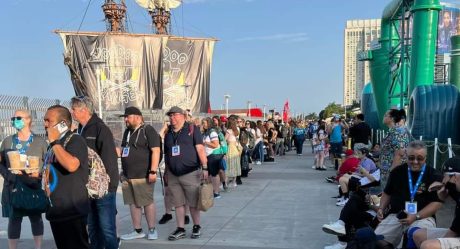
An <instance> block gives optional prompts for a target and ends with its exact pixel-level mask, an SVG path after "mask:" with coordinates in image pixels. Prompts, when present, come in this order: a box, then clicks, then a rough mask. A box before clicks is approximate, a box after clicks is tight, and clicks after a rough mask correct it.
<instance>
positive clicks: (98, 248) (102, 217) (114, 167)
mask: <svg viewBox="0 0 460 249" xmlns="http://www.w3.org/2000/svg"><path fill="white" fill-rule="evenodd" d="M93 110H94V109H93V104H92V102H91V100H90V99H89V98H88V97H85V96H82V97H73V98H72V99H71V113H72V117H73V119H74V120H76V121H77V122H78V123H79V124H78V128H77V131H76V132H77V133H78V134H80V135H81V136H82V137H83V138H85V140H86V144H87V146H88V147H89V148H91V149H92V150H94V151H95V152H96V153H97V154H98V155H99V156H100V158H101V159H102V162H103V164H104V165H103V166H104V167H105V171H106V172H107V174H108V175H109V177H110V184H109V186H108V192H107V194H105V195H104V196H103V197H102V198H99V199H95V198H90V212H89V214H88V233H89V238H90V241H91V245H90V247H91V248H92V249H103V248H105V249H117V248H118V239H117V228H116V214H117V205H116V196H117V187H118V179H119V175H118V162H117V152H116V149H115V142H114V140H113V135H112V132H111V131H110V129H109V128H108V127H107V125H105V124H104V122H103V121H102V120H101V119H100V118H99V117H98V116H97V115H96V114H95V113H94V112H93ZM89 166H90V167H91V165H89Z"/></svg>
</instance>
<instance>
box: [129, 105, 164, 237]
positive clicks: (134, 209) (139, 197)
mask: <svg viewBox="0 0 460 249" xmlns="http://www.w3.org/2000/svg"><path fill="white" fill-rule="evenodd" d="M121 117H124V119H125V123H126V130H125V132H124V134H123V140H122V142H121V149H122V153H121V166H122V169H123V171H122V172H121V174H120V178H121V179H120V180H121V182H122V190H123V201H124V203H125V205H129V207H130V211H131V219H132V222H133V227H134V231H133V232H131V233H129V234H125V235H122V236H121V239H122V240H132V239H141V238H144V237H145V233H144V232H142V225H141V217H142V208H143V209H144V212H145V218H146V220H147V225H148V228H149V231H148V235H147V239H149V240H155V239H158V233H157V231H156V229H155V202H154V199H153V193H154V187H155V182H156V180H157V171H158V165H159V163H160V161H161V139H160V135H158V132H157V131H156V130H155V129H154V128H153V127H152V126H150V125H146V124H144V119H143V117H142V112H141V111H140V110H139V109H138V108H136V107H134V106H131V107H128V108H126V109H125V113H124V114H123V115H121Z"/></svg>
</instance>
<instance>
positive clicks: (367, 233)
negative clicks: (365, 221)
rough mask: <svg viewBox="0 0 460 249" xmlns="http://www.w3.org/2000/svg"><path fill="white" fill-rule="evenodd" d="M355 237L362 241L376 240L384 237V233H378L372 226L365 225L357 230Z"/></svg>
mask: <svg viewBox="0 0 460 249" xmlns="http://www.w3.org/2000/svg"><path fill="white" fill-rule="evenodd" d="M355 239H356V240H357V241H359V242H361V243H369V242H376V241H377V240H382V239H384V236H383V235H376V234H375V232H374V230H372V228H370V227H363V228H360V229H358V230H356V233H355Z"/></svg>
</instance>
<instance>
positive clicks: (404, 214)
mask: <svg viewBox="0 0 460 249" xmlns="http://www.w3.org/2000/svg"><path fill="white" fill-rule="evenodd" d="M396 218H398V219H399V220H402V219H405V218H407V213H406V212H404V210H401V211H399V213H398V214H397V215H396Z"/></svg>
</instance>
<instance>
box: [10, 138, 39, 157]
mask: <svg viewBox="0 0 460 249" xmlns="http://www.w3.org/2000/svg"><path fill="white" fill-rule="evenodd" d="M33 141H34V134H30V136H29V139H28V140H27V141H26V144H25V145H24V146H23V145H22V144H21V141H19V136H18V134H15V135H13V147H14V149H17V150H18V151H19V153H20V154H26V151H27V150H28V149H29V146H30V144H32V142H33ZM12 149H13V148H12Z"/></svg>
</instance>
